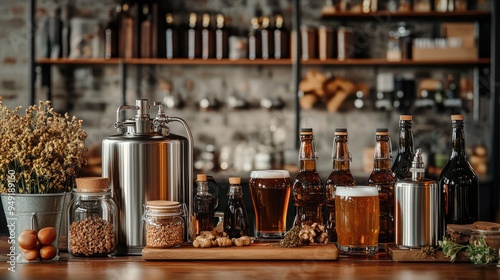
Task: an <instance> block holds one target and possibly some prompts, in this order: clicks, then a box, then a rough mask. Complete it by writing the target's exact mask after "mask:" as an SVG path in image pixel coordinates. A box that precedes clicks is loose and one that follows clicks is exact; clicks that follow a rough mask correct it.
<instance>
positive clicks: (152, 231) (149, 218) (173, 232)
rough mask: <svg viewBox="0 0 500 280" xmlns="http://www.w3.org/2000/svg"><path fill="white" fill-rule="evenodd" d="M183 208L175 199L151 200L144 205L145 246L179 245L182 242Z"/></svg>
mask: <svg viewBox="0 0 500 280" xmlns="http://www.w3.org/2000/svg"><path fill="white" fill-rule="evenodd" d="M184 213H185V211H184V209H183V207H182V204H181V203H180V202H177V201H166V200H151V201H148V202H146V204H145V205H144V216H143V220H144V222H145V228H146V246H147V247H152V248H172V247H179V246H181V245H182V243H183V242H184V228H185V222H184V219H183V216H184Z"/></svg>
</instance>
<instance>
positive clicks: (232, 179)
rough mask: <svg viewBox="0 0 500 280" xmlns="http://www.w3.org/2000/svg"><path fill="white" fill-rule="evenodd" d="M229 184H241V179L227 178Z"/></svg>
mask: <svg viewBox="0 0 500 280" xmlns="http://www.w3.org/2000/svg"><path fill="white" fill-rule="evenodd" d="M229 184H231V185H240V184H241V177H229Z"/></svg>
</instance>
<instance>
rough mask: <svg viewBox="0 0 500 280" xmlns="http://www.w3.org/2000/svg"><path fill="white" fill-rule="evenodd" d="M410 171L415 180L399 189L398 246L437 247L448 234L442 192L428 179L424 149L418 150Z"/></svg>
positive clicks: (404, 183)
mask: <svg viewBox="0 0 500 280" xmlns="http://www.w3.org/2000/svg"><path fill="white" fill-rule="evenodd" d="M410 171H411V172H412V177H411V178H408V179H404V180H400V181H398V182H396V185H395V191H394V197H395V212H394V219H395V223H394V224H395V233H396V234H395V235H396V245H398V246H402V247H408V248H421V247H426V246H437V245H438V240H440V239H441V238H442V237H443V234H444V221H443V208H442V207H443V204H442V200H441V198H442V192H441V190H440V189H439V185H438V183H437V182H436V181H435V180H430V179H425V178H424V175H425V172H424V164H423V162H422V150H421V149H417V151H416V153H415V157H414V159H413V162H412V168H411V169H410Z"/></svg>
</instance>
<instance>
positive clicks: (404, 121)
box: [392, 115, 414, 180]
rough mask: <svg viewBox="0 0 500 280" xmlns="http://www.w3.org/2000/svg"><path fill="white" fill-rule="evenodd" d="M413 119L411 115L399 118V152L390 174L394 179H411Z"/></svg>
mask: <svg viewBox="0 0 500 280" xmlns="http://www.w3.org/2000/svg"><path fill="white" fill-rule="evenodd" d="M412 124H413V117H412V116H411V115H401V116H399V150H398V155H397V156H396V159H395V160H394V164H393V165H392V172H393V173H394V178H396V180H398V179H406V178H411V175H412V174H411V172H410V168H411V164H412V161H413V156H414V153H413V132H412Z"/></svg>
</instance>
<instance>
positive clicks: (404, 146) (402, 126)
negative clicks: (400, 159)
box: [399, 121, 413, 154]
mask: <svg viewBox="0 0 500 280" xmlns="http://www.w3.org/2000/svg"><path fill="white" fill-rule="evenodd" d="M399 153H400V154H401V153H412V154H413V132H412V122H411V121H400V122H399Z"/></svg>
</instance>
